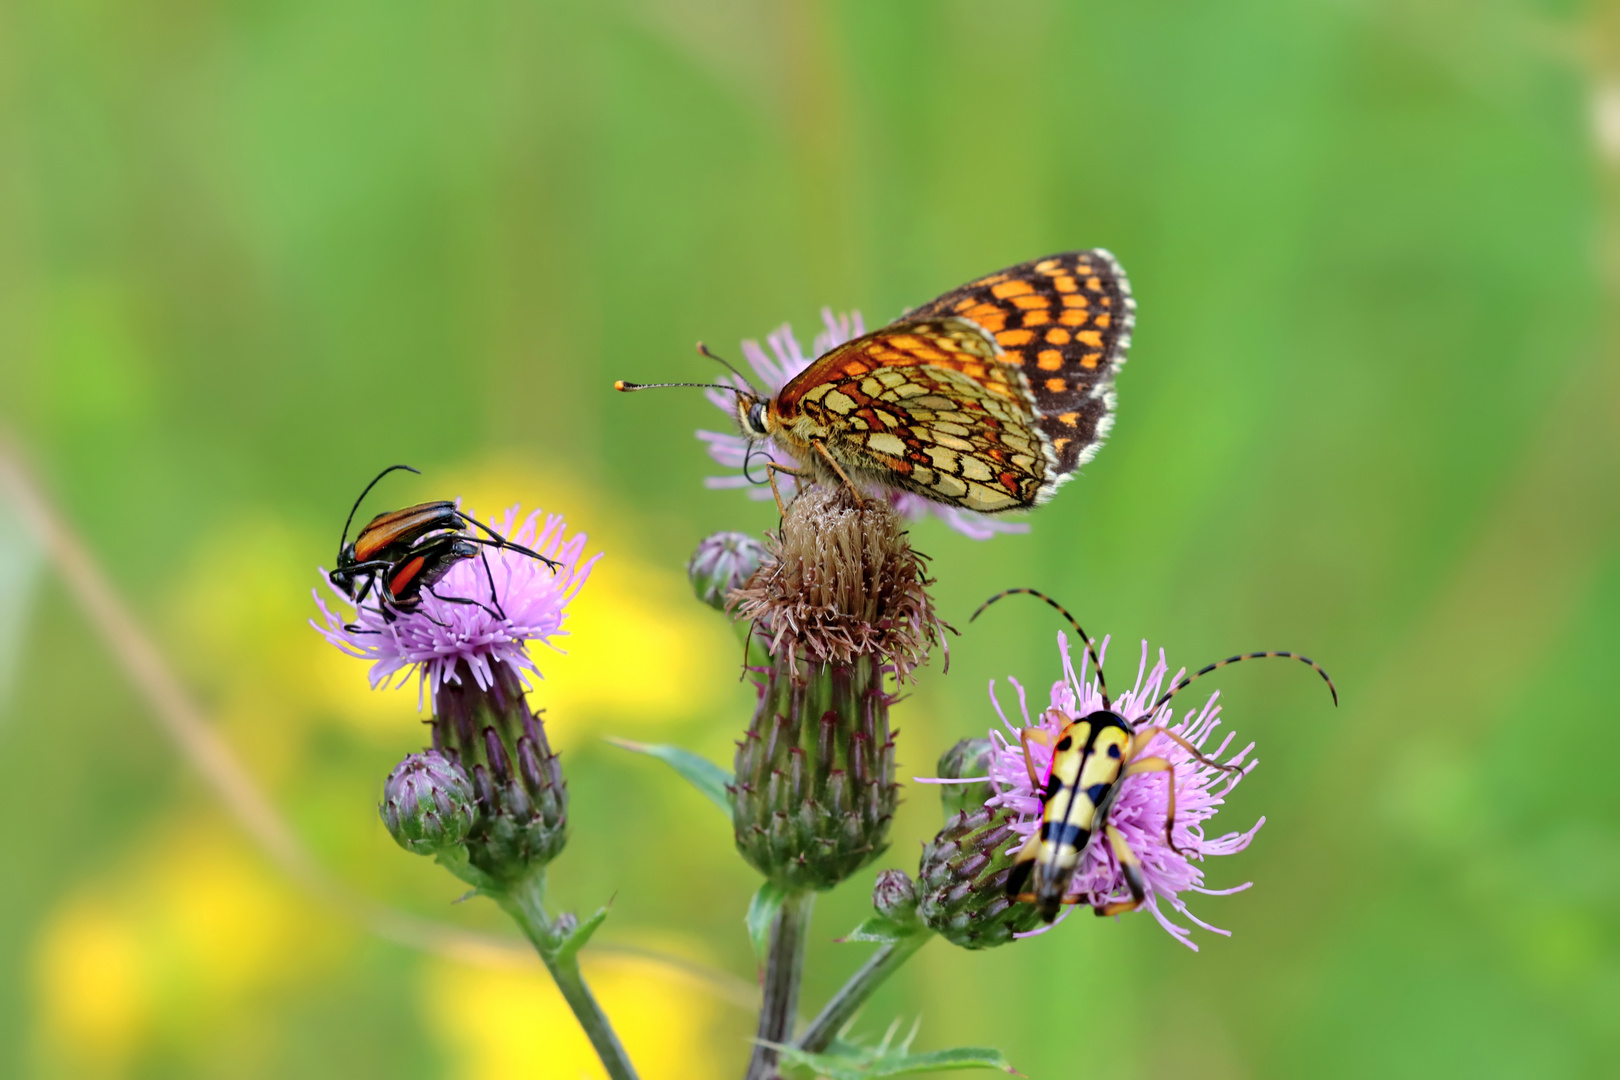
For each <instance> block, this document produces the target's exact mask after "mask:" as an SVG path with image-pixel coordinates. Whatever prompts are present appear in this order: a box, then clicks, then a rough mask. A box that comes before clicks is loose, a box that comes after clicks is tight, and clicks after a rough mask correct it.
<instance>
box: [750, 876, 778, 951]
mask: <svg viewBox="0 0 1620 1080" xmlns="http://www.w3.org/2000/svg"><path fill="white" fill-rule="evenodd" d="M786 896H787V892H786V890H784V889H783V888H782V887H781V886H780V885H777V884H774V883H772V882H769V881H767V882H765V884H763V885H761V886H760V887H759V891H758V892H756V893H755V894H754V898H753V900H751V901H749V903H748V917H747V920H746V921H747V923H748V938H749V940H750V941H752V942H753V943H754V958H755V959H757V960H758V961H759V962H760V963H761V964H763V963H764V962H765V954H766V953H767V952H768V951H769V950H770V947H771V924H772V923H774V922H775V921H776V916H777V913H778V912H780V911H781V910H782V901H783V899H785V898H786Z"/></svg>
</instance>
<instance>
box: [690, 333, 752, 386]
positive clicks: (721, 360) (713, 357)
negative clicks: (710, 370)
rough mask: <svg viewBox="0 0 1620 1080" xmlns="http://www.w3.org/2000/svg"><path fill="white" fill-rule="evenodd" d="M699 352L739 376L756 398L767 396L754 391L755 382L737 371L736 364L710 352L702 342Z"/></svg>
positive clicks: (699, 343)
mask: <svg viewBox="0 0 1620 1080" xmlns="http://www.w3.org/2000/svg"><path fill="white" fill-rule="evenodd" d="M697 351H698V352H699V353H700V354H701V355H703V356H707V357H708V358H709V359H710V360H713V361H714V362H715V363H717V364H724V365H725V366H726V367H727V368H728V369H730V371H731V373H732V374H733V375H735V376H737V378H739V379H741V380H742V381H743V385H744V386H746V387H748V392H749V393H751V394H753V395H754V396H755V397H764V396H765V395H764V394H761V393H760V392H759V391H758V390H756V389H754V383H753V380H751V379H749V377H748V376H746V375H744V374H743V373H742V372H741V371H739V370H737V366H736V365H735V364H733V363H732V362H731V361H730V360H727V359H726V358H725V357H723V356H719V355H717V354H715V353H712V352H710V351H709V347H708V346H707V345H705V344H703V342H701V341H700V342H698V343H697Z"/></svg>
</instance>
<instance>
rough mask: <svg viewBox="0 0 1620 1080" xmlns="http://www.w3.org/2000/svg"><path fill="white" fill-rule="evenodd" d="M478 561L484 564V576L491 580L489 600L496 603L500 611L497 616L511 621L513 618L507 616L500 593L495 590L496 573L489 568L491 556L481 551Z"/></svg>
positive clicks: (496, 607)
mask: <svg viewBox="0 0 1620 1080" xmlns="http://www.w3.org/2000/svg"><path fill="white" fill-rule="evenodd" d="M478 561H479V562H481V563H483V564H484V578H485V579H486V580H487V581H488V582H489V602H490V603H492V604H494V605H495V610H496V611H497V612H499V614H498V615H497V616H496V617H497V618H499V619H505V620H506V621H507V622H510V621H511V620H510V619H508V618H507V615H506V611H505V610H504V609H503V608H502V607H501V597H500V594H499V593H497V592H496V591H495V573H494V571H492V570H491V569H490V568H489V557H488V556H487V555H486V554H485V553H484V552H482V551H480V552H479V553H478Z"/></svg>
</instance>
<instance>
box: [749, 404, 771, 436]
mask: <svg viewBox="0 0 1620 1080" xmlns="http://www.w3.org/2000/svg"><path fill="white" fill-rule="evenodd" d="M748 429H749V430H750V431H752V432H753V433H754V434H756V435H767V434H769V432H767V431H766V430H765V403H764V402H763V401H756V402H754V403H753V404H752V405H750V406H748Z"/></svg>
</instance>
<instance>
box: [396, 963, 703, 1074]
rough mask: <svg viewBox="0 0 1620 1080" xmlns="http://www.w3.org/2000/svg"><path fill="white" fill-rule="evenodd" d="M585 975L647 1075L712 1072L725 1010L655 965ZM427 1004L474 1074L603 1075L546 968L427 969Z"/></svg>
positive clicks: (602, 967) (598, 969)
mask: <svg viewBox="0 0 1620 1080" xmlns="http://www.w3.org/2000/svg"><path fill="white" fill-rule="evenodd" d="M585 975H586V978H587V979H589V980H590V983H591V989H592V991H593V992H594V993H595V994H596V997H597V1000H598V1001H600V1002H601V1004H602V1008H603V1009H604V1011H606V1013H607V1014H608V1017H609V1019H611V1020H612V1021H613V1025H614V1028H615V1030H616V1031H617V1032H618V1034H619V1038H620V1040H621V1041H622V1042H623V1043H624V1046H625V1050H626V1051H628V1052H629V1054H630V1058H631V1060H632V1061H633V1062H635V1065H636V1068H637V1070H638V1071H639V1072H640V1074H641V1076H642V1077H643V1078H644V1080H685V1078H688V1077H690V1078H694V1080H697V1078H704V1077H709V1076H712V1075H713V1074H714V1069H713V1061H714V1057H715V1052H716V1047H715V1046H714V1045H713V1030H714V1024H715V1020H716V1019H717V1016H716V1014H717V1012H718V1006H717V1004H716V1002H715V1000H714V999H713V998H712V997H710V996H709V995H706V994H700V993H694V992H693V991H692V989H691V988H690V986H688V985H687V984H685V983H684V982H682V981H679V980H678V979H676V978H674V977H672V976H671V975H670V974H669V973H668V972H667V971H666V970H665V969H664V968H663V967H662V966H660V965H658V964H656V963H653V962H652V961H644V960H637V959H633V958H617V957H616V958H613V959H611V960H598V961H596V962H594V963H587V965H586V971H585ZM420 1000H421V1002H422V1010H423V1012H424V1013H425V1014H426V1016H427V1018H428V1021H429V1024H430V1025H431V1026H432V1027H433V1029H434V1031H435V1033H436V1034H437V1036H438V1037H439V1039H440V1041H441V1042H442V1043H443V1044H444V1046H445V1049H446V1051H447V1053H446V1057H447V1058H448V1060H450V1061H451V1062H452V1063H453V1066H452V1072H451V1075H452V1076H456V1077H465V1078H467V1080H506V1078H508V1077H510V1078H512V1080H532V1078H534V1077H547V1078H550V1077H557V1078H559V1080H561V1078H567V1080H574V1078H575V1077H591V1078H593V1080H594V1078H596V1077H605V1076H606V1075H607V1073H606V1072H605V1071H604V1070H603V1069H602V1066H601V1063H600V1062H598V1061H597V1060H596V1055H595V1054H594V1053H593V1052H592V1050H591V1046H590V1043H589V1042H588V1041H587V1040H586V1038H585V1035H584V1033H583V1032H581V1031H580V1028H579V1023H578V1022H577V1021H576V1020H575V1019H574V1014H573V1013H572V1012H570V1011H569V1009H568V1005H567V1003H566V1002H564V1001H563V999H562V995H561V994H560V993H559V992H558V991H557V988H556V986H555V985H553V984H552V982H551V978H550V976H548V975H547V974H546V973H545V972H544V971H542V970H538V969H537V970H535V971H533V972H514V971H490V970H480V969H473V968H465V967H460V966H456V965H452V964H448V963H443V962H434V963H430V964H427V965H425V966H424V967H423V978H422V985H421V991H420Z"/></svg>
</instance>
